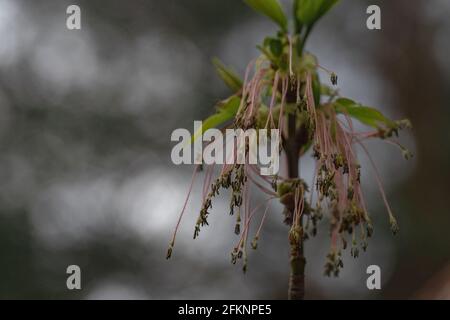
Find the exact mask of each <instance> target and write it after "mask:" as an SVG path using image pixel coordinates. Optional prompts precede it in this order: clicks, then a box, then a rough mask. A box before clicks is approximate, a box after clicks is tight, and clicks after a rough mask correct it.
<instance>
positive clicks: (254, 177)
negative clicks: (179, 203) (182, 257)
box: [167, 0, 410, 299]
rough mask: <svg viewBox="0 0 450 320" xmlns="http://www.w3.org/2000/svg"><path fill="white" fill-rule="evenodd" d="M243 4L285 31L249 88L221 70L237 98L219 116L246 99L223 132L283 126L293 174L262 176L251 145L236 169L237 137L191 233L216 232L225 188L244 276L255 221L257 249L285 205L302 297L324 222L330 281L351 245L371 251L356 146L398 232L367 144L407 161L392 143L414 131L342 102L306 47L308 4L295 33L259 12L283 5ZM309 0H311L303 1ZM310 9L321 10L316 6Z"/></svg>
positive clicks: (205, 192) (273, 40) (252, 70)
mask: <svg viewBox="0 0 450 320" xmlns="http://www.w3.org/2000/svg"><path fill="white" fill-rule="evenodd" d="M245 1H246V2H247V3H249V4H250V5H251V6H252V7H254V8H255V10H257V11H260V12H262V13H264V14H265V15H267V16H269V17H271V18H272V19H273V20H275V21H276V22H277V23H278V24H279V25H280V27H281V31H280V32H278V33H277V35H276V36H275V37H268V38H266V39H265V40H264V43H263V45H262V46H259V47H258V48H259V49H260V50H261V55H260V56H259V57H258V58H256V59H255V60H253V61H251V62H250V63H249V64H248V66H247V68H246V71H245V76H244V80H243V81H241V80H240V79H239V78H238V76H237V75H236V74H235V73H234V72H233V71H231V70H228V69H227V68H226V67H225V66H223V65H222V64H220V63H216V67H218V71H219V74H220V75H221V77H222V78H223V79H224V81H225V83H226V84H227V85H228V86H229V87H230V88H231V89H232V90H233V92H234V94H233V95H232V96H231V97H230V98H228V99H226V100H224V101H223V102H221V103H220V104H219V107H218V110H219V111H218V112H220V110H221V108H222V109H223V108H231V107H230V105H232V104H229V103H227V101H231V100H232V99H239V101H238V105H237V107H236V109H235V110H234V109H233V111H230V110H228V109H225V111H226V114H232V117H230V118H226V119H224V121H223V125H224V126H223V129H222V130H223V131H224V130H225V129H229V128H231V129H240V130H248V129H255V130H257V129H278V130H279V133H280V136H281V141H280V145H279V152H280V153H285V155H286V160H287V166H286V168H285V170H284V171H285V172H286V174H284V173H283V174H274V175H272V176H264V175H262V174H261V173H260V170H259V169H260V166H258V165H255V164H252V163H250V161H249V154H250V152H251V151H250V148H249V142H248V141H246V140H245V141H244V149H245V152H244V163H238V162H239V161H237V160H238V158H237V157H238V152H237V147H236V145H237V143H238V141H237V138H236V137H232V139H230V140H231V142H233V152H231V154H229V155H226V158H227V161H226V162H225V164H223V165H222V167H221V168H220V170H218V172H219V173H218V174H217V175H216V176H214V175H215V171H214V167H213V166H209V167H207V168H206V170H205V177H204V179H203V188H202V200H201V209H200V213H199V215H198V219H197V222H196V224H195V227H194V239H195V238H197V237H198V236H199V234H200V231H201V229H202V228H203V227H205V226H208V225H209V224H208V217H209V214H210V213H211V210H212V207H213V200H214V198H215V197H217V196H218V195H219V193H220V192H221V191H223V190H227V191H228V193H229V197H230V205H229V214H230V215H232V216H233V215H234V216H235V219H236V224H235V230H234V231H235V234H236V235H237V237H238V239H237V242H236V245H235V246H233V248H232V251H231V261H232V263H233V264H236V263H237V261H238V260H242V262H243V270H244V272H245V271H246V270H247V266H248V259H249V252H248V251H247V247H248V245H249V237H251V232H252V230H253V229H252V228H251V225H252V222H253V221H254V220H255V217H257V216H258V213H260V212H263V214H262V217H261V218H260V220H258V221H259V223H258V227H257V228H256V232H255V234H254V235H253V236H252V238H253V240H252V241H251V243H250V246H251V247H252V248H253V249H256V248H257V247H258V241H259V240H260V238H261V232H262V230H263V225H264V223H265V221H266V215H267V214H268V212H269V211H271V207H270V205H271V203H272V201H273V200H275V199H278V201H280V202H281V203H282V204H283V206H284V212H283V215H284V222H285V223H286V224H287V225H288V226H289V231H288V241H289V246H290V264H291V274H290V278H289V290H288V297H289V298H290V299H303V298H304V295H305V265H306V258H305V256H304V247H305V246H304V244H305V241H306V240H307V239H309V238H310V237H313V236H315V235H316V234H317V228H318V223H319V221H320V220H321V219H322V218H323V217H325V216H326V217H327V218H328V220H329V225H330V251H329V253H328V255H327V261H326V264H325V271H324V273H325V274H326V275H328V276H330V275H334V276H338V274H339V271H340V269H341V268H342V267H343V261H342V251H343V250H346V249H347V247H348V242H349V241H351V249H350V252H351V255H352V256H353V257H355V258H356V257H358V256H359V249H360V248H361V249H362V250H363V251H365V250H366V248H367V243H368V241H367V240H368V238H369V237H370V236H371V235H372V233H373V226H372V222H371V219H370V216H369V213H368V210H367V205H366V202H365V199H364V196H363V190H362V187H361V166H360V164H359V162H358V158H357V152H356V149H355V146H358V147H360V148H361V149H362V150H363V152H364V153H366V154H367V155H368V157H369V161H370V163H371V165H372V167H373V168H374V177H375V180H376V182H377V184H378V186H379V189H380V192H381V195H382V198H383V202H384V203H385V206H386V208H387V211H388V216H389V220H390V223H391V228H392V231H394V233H395V232H397V231H398V227H397V222H396V220H395V218H394V215H393V213H392V210H391V208H390V206H389V203H388V201H387V197H386V194H385V191H384V189H383V186H382V184H381V178H380V175H379V173H378V170H377V169H376V166H375V163H374V161H373V159H372V158H371V157H370V154H369V152H368V150H367V148H366V147H365V146H364V142H365V141H366V140H367V139H374V138H378V139H381V140H383V141H386V142H387V143H389V144H393V145H396V146H398V147H400V149H401V150H402V152H403V153H404V155H405V157H409V156H410V153H409V152H408V151H407V150H406V148H404V147H403V146H402V145H401V144H399V143H398V142H397V141H396V140H394V136H396V135H398V132H399V130H400V129H404V128H407V127H410V124H409V122H408V121H407V120H401V121H392V120H390V119H388V118H387V117H385V116H384V115H383V114H381V113H380V112H379V111H378V110H376V109H374V108H370V107H366V106H363V105H361V104H358V103H356V102H354V101H353V100H350V99H348V98H344V97H341V96H340V95H339V93H338V90H336V89H335V88H334V86H336V85H337V79H338V77H337V75H336V74H335V73H334V72H332V71H330V70H328V69H327V68H324V67H322V66H320V65H319V63H318V61H317V58H316V57H315V56H313V55H312V54H311V53H309V52H306V51H305V50H304V48H305V42H306V39H307V38H308V36H309V34H310V32H311V29H312V26H313V25H314V23H315V20H313V21H312V22H311V21H310V22H306V21H303V20H302V17H303V15H302V14H300V13H302V12H301V10H306V9H305V8H308V7H302V6H301V5H300V2H298V1H295V0H294V4H295V6H294V7H295V10H294V11H295V12H294V15H295V19H296V20H295V22H296V29H295V33H294V34H289V33H288V31H287V25H285V24H284V22H283V21H284V20H283V19H282V18H280V17H282V15H283V12H282V10H281V7H279V10H281V11H277V12H278V13H277V14H276V15H274V16H272V15H271V12H270V11H267V10H266V9H267V8H268V7H267V6H258V3H259V2H261V1H267V2H271V3H272V8H278V5H277V3H278V2H277V1H276V0H245ZM311 1H312V0H311ZM314 1H322V2H323V8H324V9H326V10H324V11H323V12H322V11H321V12H319V13H317V15H318V17H317V19H318V18H320V16H321V15H323V14H324V13H325V12H326V11H327V10H328V9H329V8H331V7H332V5H333V4H335V3H336V2H337V0H314ZM306 2H308V1H306V0H305V1H302V3H306ZM311 8H316V6H311V7H309V9H311ZM274 10H275V9H274ZM276 10H278V9H276ZM299 10H300V11H299ZM280 12H281V15H280ZM299 12H300V13H299ZM317 19H316V20H317ZM308 23H311V24H309V25H308ZM319 71H323V72H325V74H326V75H327V76H328V77H329V78H330V82H331V84H332V86H331V87H330V86H328V85H326V84H322V83H321V82H320V81H319ZM354 120H356V121H359V122H361V123H363V124H364V125H367V126H369V127H371V128H372V129H371V130H370V131H363V132H357V131H355V130H354V125H353V121H354ZM308 150H312V151H311V153H312V156H313V157H314V159H315V170H314V174H313V180H312V182H311V184H310V185H309V186H308V185H307V184H306V182H305V181H304V180H303V179H302V177H301V175H300V171H299V160H300V157H301V156H303V155H304V154H305V153H307V151H308ZM230 160H232V161H230ZM197 171H198V170H197V168H196V169H195V170H194V174H193V176H192V181H194V179H195V178H196V174H197ZM192 186H193V182H191V185H190V188H189V192H188V197H187V198H186V201H185V203H184V206H183V209H182V211H181V214H180V217H179V219H178V222H177V225H176V228H175V233H174V235H173V237H172V240H171V242H170V245H169V250H168V254H167V257H170V255H171V253H172V250H173V246H174V243H175V236H176V232H177V230H178V227H179V223H180V221H181V218H182V216H183V214H184V212H185V209H186V204H187V201H188V199H189V196H190V194H191V190H192ZM253 190H258V191H260V192H261V193H263V194H265V195H266V197H267V198H266V199H265V200H264V201H262V202H260V203H258V204H256V205H255V204H254V203H253V202H252V201H251V193H252V192H253ZM262 208H264V211H262V210H261V209H262Z"/></svg>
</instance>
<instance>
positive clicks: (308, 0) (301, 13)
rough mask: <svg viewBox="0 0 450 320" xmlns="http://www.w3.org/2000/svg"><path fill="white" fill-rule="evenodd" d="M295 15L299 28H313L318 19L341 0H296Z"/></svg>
mask: <svg viewBox="0 0 450 320" xmlns="http://www.w3.org/2000/svg"><path fill="white" fill-rule="evenodd" d="M295 1H296V2H295V5H294V8H295V10H296V12H295V16H296V18H297V24H298V26H299V28H300V27H301V26H303V25H304V26H306V27H308V28H311V27H312V26H313V25H314V24H315V23H316V22H317V20H319V19H320V18H321V17H322V16H323V15H324V14H325V13H327V12H328V11H329V10H330V9H331V8H332V7H333V6H334V5H335V4H336V3H338V2H339V0H295Z"/></svg>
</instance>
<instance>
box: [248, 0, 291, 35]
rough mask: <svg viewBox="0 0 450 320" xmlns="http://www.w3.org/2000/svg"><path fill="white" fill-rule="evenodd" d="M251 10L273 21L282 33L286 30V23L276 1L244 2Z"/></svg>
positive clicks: (253, 0) (251, 0)
mask: <svg viewBox="0 0 450 320" xmlns="http://www.w3.org/2000/svg"><path fill="white" fill-rule="evenodd" d="M244 2H245V3H246V4H247V5H248V6H250V7H251V8H252V9H253V10H255V11H257V12H259V13H261V14H263V15H265V16H267V17H269V18H270V19H272V20H273V21H275V22H276V23H277V24H278V25H279V26H280V28H281V29H282V30H283V31H287V29H288V21H287V18H286V15H285V14H284V11H283V9H282V8H281V5H280V3H279V2H278V0H244Z"/></svg>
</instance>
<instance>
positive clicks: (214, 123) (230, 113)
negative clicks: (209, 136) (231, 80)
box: [191, 96, 241, 143]
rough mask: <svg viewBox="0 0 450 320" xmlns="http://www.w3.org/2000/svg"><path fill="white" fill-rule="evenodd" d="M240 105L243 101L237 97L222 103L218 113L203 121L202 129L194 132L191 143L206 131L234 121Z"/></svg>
mask: <svg viewBox="0 0 450 320" xmlns="http://www.w3.org/2000/svg"><path fill="white" fill-rule="evenodd" d="M240 104H241V99H240V98H239V97H237V96H232V97H231V98H229V99H227V100H224V101H222V102H221V103H220V104H219V105H218V107H217V112H216V113H215V114H213V115H212V116H210V117H209V118H207V119H205V120H203V125H202V129H201V130H198V131H196V132H194V135H193V136H192V140H191V143H192V142H194V141H195V140H197V139H198V138H199V137H201V136H202V135H203V133H204V132H205V131H206V130H208V129H211V128H217V127H218V126H220V125H222V124H224V123H225V122H227V121H229V120H231V119H233V118H234V117H235V115H236V112H237V111H238V109H239V105H240Z"/></svg>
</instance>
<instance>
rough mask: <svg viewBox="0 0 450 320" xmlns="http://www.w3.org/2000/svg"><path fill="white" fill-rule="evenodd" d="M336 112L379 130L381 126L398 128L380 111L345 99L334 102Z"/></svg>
mask: <svg viewBox="0 0 450 320" xmlns="http://www.w3.org/2000/svg"><path fill="white" fill-rule="evenodd" d="M334 106H335V109H336V112H339V113H343V114H348V115H349V116H350V117H352V118H354V119H356V120H358V121H359V122H361V123H363V124H365V125H368V126H370V127H374V128H377V129H379V128H380V127H382V126H386V127H388V128H396V127H398V125H397V123H396V122H395V121H392V120H390V119H389V118H387V117H385V116H384V115H383V114H382V113H381V112H380V111H378V110H377V109H375V108H371V107H366V106H363V105H361V104H359V103H356V102H355V101H353V100H351V99H347V98H340V99H337V100H336V101H335V102H334Z"/></svg>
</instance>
